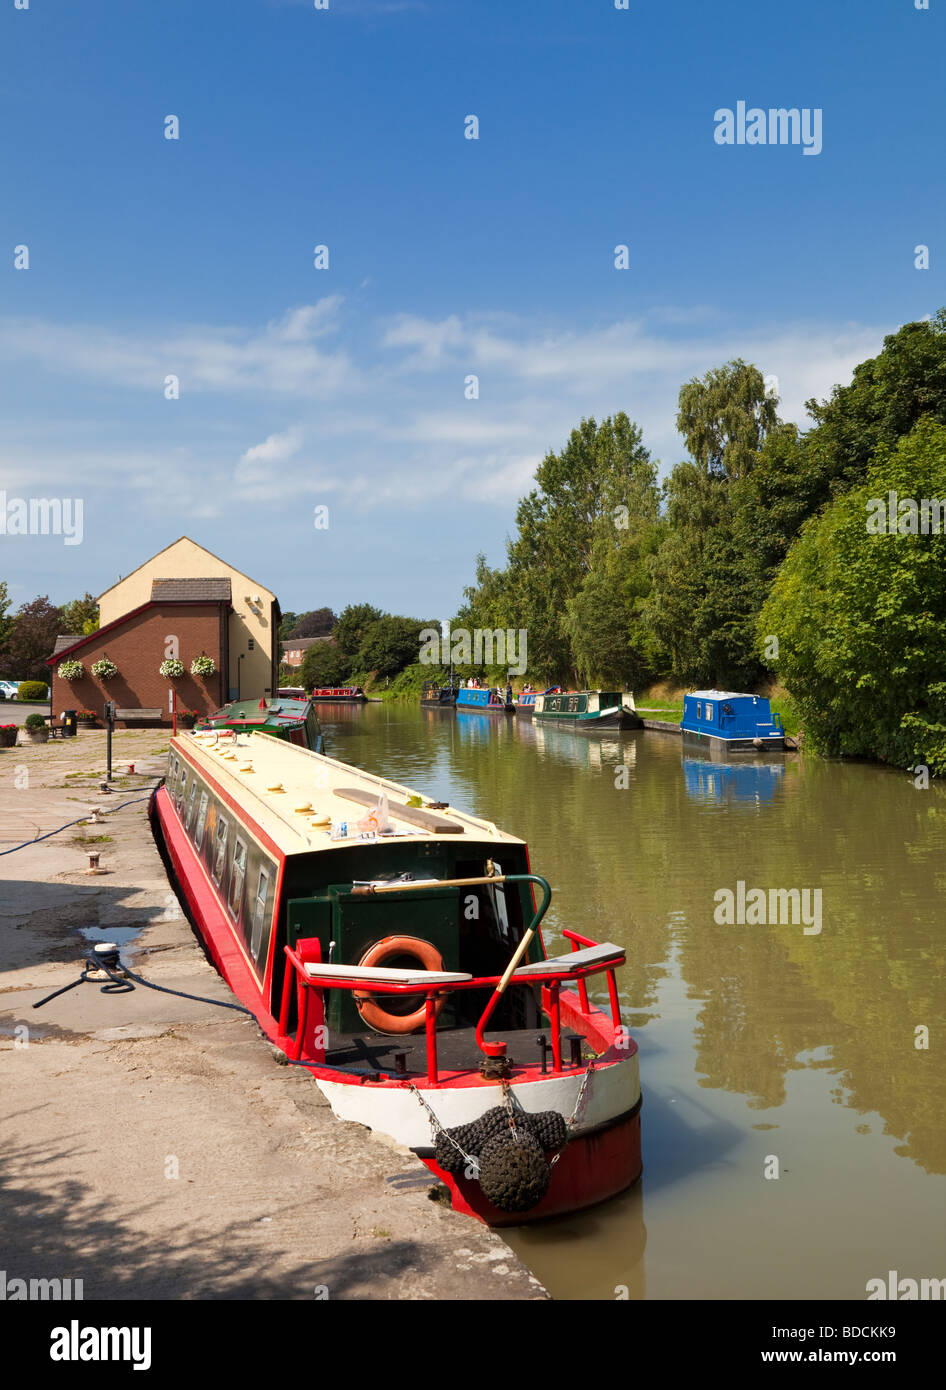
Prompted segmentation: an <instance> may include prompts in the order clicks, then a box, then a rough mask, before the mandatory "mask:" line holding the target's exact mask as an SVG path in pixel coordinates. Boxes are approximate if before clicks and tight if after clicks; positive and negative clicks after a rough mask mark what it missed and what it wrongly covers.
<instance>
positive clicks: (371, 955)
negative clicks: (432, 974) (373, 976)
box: [352, 936, 446, 1033]
mask: <svg viewBox="0 0 946 1390" xmlns="http://www.w3.org/2000/svg"><path fill="white" fill-rule="evenodd" d="M393 956H413V957H414V959H415V960H418V961H419V962H420V964H421V966H422V967H423V969H424V970H443V956H442V955H441V954H440V952H439V951H438V950H437V948H436V946H432V945H431V943H430V942H429V941H422V940H421V938H420V937H419V936H386V937H384V938H383V940H381V941H377V942H375V944H374V945H373V946H371V947H370V948H369V949H368V950H367V951H366V952H365V954H364V955H363V956H362V958H361V960H360V961H359V962H358V964H359V965H364V966H375V967H380V966H383V965H384V963H385V962H386V961H389V960H391V958H392V957H393ZM352 997H353V999H354V1001H355V1005H356V1007H357V1009H358V1012H359V1013H360V1014H361V1017H362V1019H363V1020H364V1022H365V1023H367V1025H368V1027H369V1028H373V1029H374V1030H375V1032H377V1033H413V1032H414V1030H415V1029H417V1028H422V1027H423V1026H424V1023H425V1022H426V1019H427V1008H426V1004H421V1006H420V1008H419V1009H415V1010H414V1012H413V1013H410V1014H392V1013H388V1011H387V1010H386V1009H385V1008H383V1006H382V1004H381V1003H380V1002H379V1001H380V1000H381V999H383V998H384V996H383V995H377V996H376V995H373V994H368V993H365V992H364V991H362V990H353V991H352ZM445 1003H446V999H445V997H444V995H442V994H441V995H440V996H439V998H436V999H435V1000H434V1017H435V1018H439V1016H440V1011H441V1010H442V1008H443V1006H444V1004H445Z"/></svg>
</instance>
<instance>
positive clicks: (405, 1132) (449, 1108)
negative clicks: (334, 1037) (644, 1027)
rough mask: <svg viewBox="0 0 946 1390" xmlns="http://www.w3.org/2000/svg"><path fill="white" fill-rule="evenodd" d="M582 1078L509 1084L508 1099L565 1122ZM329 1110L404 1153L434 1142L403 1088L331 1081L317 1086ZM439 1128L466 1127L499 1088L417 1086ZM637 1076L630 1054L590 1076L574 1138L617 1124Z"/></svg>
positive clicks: (497, 1099)
mask: <svg viewBox="0 0 946 1390" xmlns="http://www.w3.org/2000/svg"><path fill="white" fill-rule="evenodd" d="M584 1075H585V1073H584V1072H583V1071H582V1072H577V1073H571V1074H569V1075H567V1076H548V1077H545V1078H543V1080H541V1081H528V1082H518V1083H514V1084H513V1086H512V1088H511V1089H512V1091H513V1094H514V1095H515V1097H516V1099H517V1100H518V1101H519V1103H520V1104H521V1106H522V1108H523V1109H524V1110H528V1111H532V1112H535V1111H539V1110H557V1111H558V1112H559V1114H560V1115H564V1117H565V1119H566V1120H567V1119H569V1118H570V1116H571V1114H572V1111H573V1110H574V1108H575V1102H576V1101H577V1099H578V1093H579V1091H580V1090H581V1083H582V1081H583V1079H584ZM317 1084H318V1087H319V1090H320V1091H321V1092H322V1094H323V1095H324V1096H325V1098H326V1100H327V1101H328V1102H329V1104H330V1105H331V1107H332V1110H333V1111H334V1112H335V1114H336V1115H337V1116H338V1117H339V1119H341V1120H352V1121H354V1122H355V1123H356V1124H361V1125H366V1126H367V1127H368V1128H369V1129H376V1130H379V1131H380V1132H381V1133H382V1134H388V1135H390V1137H391V1138H392V1139H396V1140H397V1142H398V1143H399V1144H403V1145H404V1146H405V1147H406V1148H408V1149H425V1148H429V1147H430V1146H431V1144H432V1143H433V1142H434V1138H435V1136H434V1135H433V1134H432V1132H431V1130H432V1126H431V1121H430V1119H429V1117H428V1115H427V1112H426V1110H425V1109H424V1108H423V1106H422V1105H421V1104H420V1102H419V1101H418V1099H417V1097H416V1096H415V1095H414V1094H413V1092H412V1091H409V1090H407V1089H406V1088H404V1087H397V1088H394V1087H384V1088H382V1087H380V1086H371V1085H368V1086H352V1085H350V1084H344V1083H339V1082H336V1081H323V1080H321V1079H318V1081H317ZM418 1089H419V1090H420V1091H421V1093H422V1095H423V1097H424V1099H425V1100H426V1102H427V1104H428V1105H429V1106H430V1108H431V1110H433V1112H434V1114H435V1115H436V1116H437V1119H438V1120H439V1121H440V1123H441V1124H442V1125H443V1127H444V1129H452V1128H454V1126H455V1125H463V1124H469V1123H470V1121H471V1120H476V1119H479V1117H480V1115H483V1114H485V1113H486V1111H487V1110H492V1109H493V1107H494V1106H496V1105H502V1103H503V1093H502V1088H501V1087H500V1086H499V1085H496V1086H490V1087H485V1086H484V1087H481V1086H463V1087H453V1088H451V1087H444V1088H443V1089H441V1090H433V1089H430V1090H428V1089H427V1088H426V1087H423V1086H421V1087H418ZM640 1094H641V1087H640V1072H639V1069H638V1062H637V1056H636V1054H635V1055H634V1056H633V1057H628V1058H626V1059H625V1060H624V1061H622V1062H616V1063H615V1064H614V1065H611V1066H606V1067H602V1068H601V1069H600V1070H595V1071H594V1072H593V1073H592V1076H591V1079H590V1081H589V1082H588V1085H587V1087H586V1088H585V1098H584V1103H583V1105H582V1111H581V1114H580V1116H579V1117H578V1121H577V1123H576V1126H575V1133H576V1134H583V1133H584V1132H585V1131H586V1130H591V1129H598V1128H599V1127H600V1126H602V1125H606V1124H607V1123H608V1122H609V1121H611V1120H615V1119H617V1117H618V1116H619V1115H623V1114H625V1113H626V1112H627V1111H629V1110H633V1108H634V1107H635V1106H636V1105H637V1103H638V1101H639V1100H640Z"/></svg>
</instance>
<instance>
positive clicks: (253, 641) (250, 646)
mask: <svg viewBox="0 0 946 1390" xmlns="http://www.w3.org/2000/svg"><path fill="white" fill-rule="evenodd" d="M255 647H256V641H255V639H254V638H252V637H251V638H250V643H249V649H250V651H253V650H254V649H255Z"/></svg>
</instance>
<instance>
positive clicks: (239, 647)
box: [99, 536, 279, 699]
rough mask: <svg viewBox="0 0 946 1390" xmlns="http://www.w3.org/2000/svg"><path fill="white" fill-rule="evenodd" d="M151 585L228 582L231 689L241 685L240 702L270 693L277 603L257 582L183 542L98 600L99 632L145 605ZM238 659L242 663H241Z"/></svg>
mask: <svg viewBox="0 0 946 1390" xmlns="http://www.w3.org/2000/svg"><path fill="white" fill-rule="evenodd" d="M154 579H229V580H230V589H231V594H232V598H231V602H232V604H233V612H232V613H231V614H230V672H229V684H230V687H231V688H232V689H234V690H236V689H237V686H238V682H239V688H240V694H241V695H242V697H243V698H244V699H252V698H255V697H256V696H258V695H264V694H270V693H272V692H271V691H270V682H271V680H272V659H273V646H274V644H275V643H278V640H279V634H278V633H275V632H273V631H272V623H271V619H272V603H273V600H274V599H275V597H276V595H275V594H274V593H273V592H272V590H270V589H264V588H263V586H262V585H261V584H258V583H257V582H256V581H255V580H253V579H249V578H247V576H246V575H245V574H244V573H243V572H242V570H238V569H234V567H233V566H232V565H228V564H227V563H226V562H225V561H224V560H218V559H217V557H216V555H212V554H211V553H210V551H209V550H205V549H204V547H203V546H202V545H197V543H196V542H195V541H192V540H190V539H189V538H188V537H187V536H182V537H181V539H180V540H177V541H175V542H174V544H173V545H169V546H168V547H167V549H166V550H162V551H161V552H160V553H159V554H157V555H154V556H152V558H151V559H150V560H146V561H145V563H144V564H143V565H141V566H140V567H139V568H138V569H136V570H134V571H133V572H132V573H131V574H128V575H126V576H125V578H124V579H120V580H119V581H118V583H117V584H113V585H112V587H111V588H110V589H106V591H105V593H104V594H100V595H99V624H100V626H101V627H104V626H105V624H106V623H111V622H114V621H115V619H116V618H121V617H123V616H124V615H125V614H126V613H130V612H132V610H133V609H135V608H140V607H141V605H142V604H143V603H148V602H149V600H150V598H151V583H152V580H154ZM257 594H258V595H259V597H260V602H259V603H258V604H255V605H254V604H250V603H247V601H246V600H247V598H248V597H249V598H251V599H252V598H254V597H255V596H256V595H257ZM250 638H253V640H254V644H255V645H254V650H253V651H250V649H249V639H250ZM241 654H242V655H243V660H242V661H240V660H239V657H240V655H241ZM182 655H184V654H182ZM195 655H196V653H195ZM240 667H242V672H241V673H240V672H239V668H240Z"/></svg>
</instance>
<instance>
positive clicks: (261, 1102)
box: [0, 730, 547, 1300]
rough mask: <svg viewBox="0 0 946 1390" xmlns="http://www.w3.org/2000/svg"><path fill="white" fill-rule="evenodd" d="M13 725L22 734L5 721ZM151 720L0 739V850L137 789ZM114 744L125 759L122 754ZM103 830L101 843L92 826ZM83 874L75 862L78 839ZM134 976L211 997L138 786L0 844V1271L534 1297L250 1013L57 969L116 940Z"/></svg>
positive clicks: (505, 1251)
mask: <svg viewBox="0 0 946 1390" xmlns="http://www.w3.org/2000/svg"><path fill="white" fill-rule="evenodd" d="M21 737H22V735H21ZM165 750H166V741H165V739H164V736H163V735H162V734H161V732H160V731H155V730H150V731H149V730H131V731H127V732H119V733H117V734H116V735H115V754H114V767H115V770H116V772H117V773H118V774H119V776H118V777H117V779H116V783H115V789H114V790H113V791H111V792H109V793H107V794H103V793H101V792H100V791H99V790H98V788H99V781H100V777H101V774H102V772H103V770H104V761H105V736H104V734H102V733H94V732H83V733H80V735H79V737H78V738H76V739H72V740H66V741H64V742H62V743H58V742H57V743H51V744H47V745H31V746H29V747H16V748H13V749H9V750H5V751H2V752H0V851H2V850H6V849H10V848H11V847H12V846H13V845H15V844H18V843H19V842H20V841H22V840H26V839H31V838H33V837H34V836H37V835H41V834H45V833H46V832H47V831H49V830H54V829H56V828H57V827H59V826H62V825H64V824H65V823H66V822H68V821H73V820H79V819H80V818H81V817H84V816H86V815H87V813H88V812H89V810H90V809H91V808H92V807H94V806H99V807H101V808H102V809H103V810H106V809H107V810H109V811H111V808H112V807H117V806H120V805H121V804H122V803H123V802H125V801H132V800H133V799H135V798H144V797H145V796H146V795H147V790H148V788H150V786H151V785H153V783H154V782H155V781H156V780H157V778H158V777H159V776H160V775H161V773H162V772H163V769H164V765H165ZM132 759H133V760H134V765H135V772H134V773H133V774H129V773H128V772H127V765H128V762H129V760H132ZM103 836H104V837H107V838H101V837H103ZM93 852H94V853H98V854H99V855H100V868H101V870H102V872H101V873H100V874H98V875H94V876H91V875H89V874H87V873H86V872H85V870H86V868H87V866H88V863H89V855H90V853H93ZM116 939H117V941H118V943H119V944H121V945H122V947H123V952H124V954H125V956H126V959H127V960H128V963H129V964H130V965H131V967H132V968H133V969H134V970H136V971H137V972H138V973H140V974H142V975H143V976H146V977H147V978H148V979H151V980H153V981H155V982H156V983H159V984H162V985H165V986H168V987H169V988H172V989H181V990H185V991H187V992H188V993H193V994H198V995H202V996H205V997H207V998H211V999H219V1000H224V1001H227V1000H230V1001H232V998H233V997H232V995H231V994H230V992H229V990H228V989H227V987H226V985H225V984H224V983H223V982H222V980H221V979H220V978H219V976H218V975H217V973H216V971H215V970H214V969H213V967H212V966H211V965H210V964H209V963H208V961H207V960H206V958H205V956H204V954H203V952H202V950H201V948H200V945H199V943H198V942H197V940H196V938H195V936H194V934H193V933H192V931H191V928H190V926H189V924H188V922H187V921H186V919H185V918H184V916H183V915H182V913H181V910H180V908H179V906H178V903H177V899H176V897H175V896H174V894H173V892H172V891H171V888H170V885H169V883H168V879H167V876H166V874H165V871H164V866H163V864H162V861H161V858H160V855H159V854H158V851H157V848H156V846H155V844H154V841H153V839H152V837H151V833H150V829H149V826H148V821H147V805H146V803H145V802H144V801H143V800H139V801H137V803H136V804H133V805H129V806H126V807H124V809H121V810H116V811H115V812H114V813H112V814H109V815H108V816H106V818H105V823H104V824H99V825H90V824H85V825H77V826H74V827H72V828H71V829H68V830H65V831H62V832H61V833H59V834H55V835H53V836H52V837H51V838H50V839H47V840H43V841H41V842H39V843H36V844H31V845H30V846H28V847H27V848H25V849H22V850H19V851H17V852H16V853H13V854H8V855H5V856H3V857H0V1134H2V1145H3V1154H4V1161H3V1165H2V1170H0V1271H4V1272H5V1275H6V1279H7V1280H8V1281H9V1280H11V1279H14V1278H23V1279H31V1278H32V1279H48V1278H53V1279H55V1278H59V1279H71V1280H76V1279H81V1280H82V1282H83V1297H84V1299H86V1300H91V1299H145V1298H160V1299H245V1298H251V1299H255V1298H265V1299H300V1300H301V1299H312V1298H329V1299H359V1300H360V1299H367V1300H373V1299H384V1300H393V1299H461V1298H462V1299H479V1300H486V1299H490V1300H497V1299H501V1300H506V1299H542V1298H545V1297H547V1295H546V1293H545V1291H544V1289H543V1288H542V1286H541V1285H540V1284H539V1283H538V1281H537V1280H535V1279H534V1278H533V1277H532V1276H531V1275H530V1274H529V1271H528V1270H527V1269H526V1268H525V1266H524V1265H522V1264H521V1263H520V1261H519V1260H518V1259H517V1258H516V1256H515V1255H513V1253H512V1251H511V1250H510V1249H509V1247H508V1246H507V1245H506V1244H505V1243H504V1242H503V1241H502V1240H501V1239H500V1237H499V1236H498V1235H496V1234H495V1233H493V1232H491V1231H488V1230H487V1229H486V1228H485V1227H483V1226H481V1225H480V1224H479V1223H477V1222H474V1221H472V1220H470V1219H468V1218H466V1217H463V1216H460V1215H458V1214H457V1213H455V1212H453V1211H451V1210H450V1209H449V1208H446V1207H444V1206H442V1205H440V1204H439V1203H437V1202H433V1201H431V1200H430V1199H429V1196H428V1193H429V1191H430V1190H431V1188H432V1186H433V1180H432V1178H431V1176H430V1174H429V1173H428V1172H427V1170H426V1169H425V1168H424V1167H423V1165H422V1164H420V1163H419V1162H418V1160H416V1159H415V1158H414V1157H413V1155H412V1154H410V1153H409V1152H408V1151H407V1150H405V1149H402V1148H401V1147H400V1146H398V1145H397V1144H395V1143H394V1142H393V1141H391V1140H388V1139H387V1138H385V1137H383V1136H377V1135H373V1134H371V1133H370V1132H369V1131H367V1130H365V1129H362V1128H361V1127H360V1126H355V1125H350V1124H344V1123H343V1122H341V1121H339V1120H336V1119H335V1117H334V1116H333V1114H332V1112H331V1109H330V1107H329V1105H328V1103H327V1101H325V1099H324V1098H323V1096H322V1094H321V1092H320V1091H319V1089H318V1087H317V1086H316V1084H315V1082H314V1081H313V1080H312V1078H311V1076H310V1075H309V1074H308V1073H307V1072H306V1071H305V1070H304V1069H303V1068H298V1067H280V1066H278V1065H276V1062H275V1060H274V1056H273V1052H272V1049H271V1048H270V1046H269V1044H268V1042H267V1041H266V1039H265V1038H264V1037H263V1035H262V1033H261V1032H260V1030H259V1029H258V1027H257V1025H256V1023H255V1021H254V1020H252V1019H250V1018H248V1017H246V1016H245V1015H242V1014H238V1013H234V1012H231V1011H230V1010H227V1009H221V1008H218V1007H215V1006H213V1005H212V1004H209V1003H195V1002H192V1001H189V1000H184V999H179V998H176V997H174V996H172V995H167V994H158V993H155V992H154V991H151V990H147V989H142V988H138V989H136V990H135V991H134V992H133V993H128V994H117V995H104V994H102V993H100V991H99V989H98V988H97V987H96V986H95V985H93V984H91V983H87V984H83V985H80V986H79V987H78V988H77V989H74V990H72V991H70V992H69V993H67V994H64V995H61V996H60V997H59V998H58V999H55V1000H53V1001H52V1002H51V1003H49V1004H47V1005H45V1007H43V1008H42V1009H38V1010H34V1009H33V1008H32V1005H33V1004H34V1003H35V1002H36V1001H37V1000H38V999H41V998H42V997H43V996H44V995H46V994H48V993H50V992H51V991H52V990H54V989H57V988H59V987H60V986H62V985H66V984H68V983H69V982H70V981H71V980H74V979H75V978H76V977H77V975H78V973H79V970H80V969H81V965H82V953H83V948H84V946H85V945H86V944H87V942H88V941H90V940H112V941H114V940H116Z"/></svg>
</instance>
